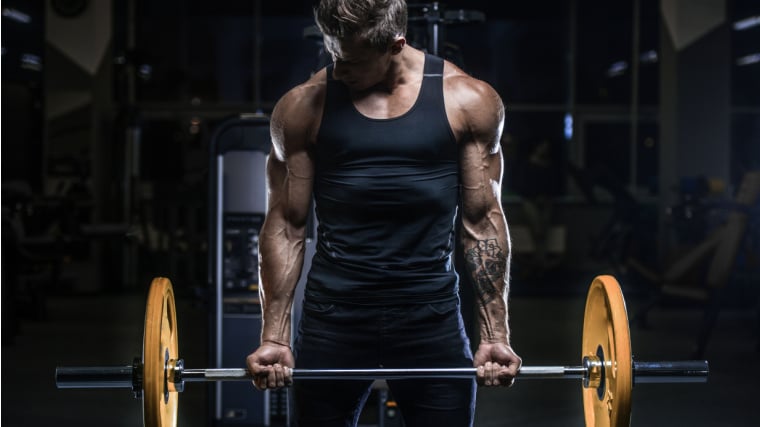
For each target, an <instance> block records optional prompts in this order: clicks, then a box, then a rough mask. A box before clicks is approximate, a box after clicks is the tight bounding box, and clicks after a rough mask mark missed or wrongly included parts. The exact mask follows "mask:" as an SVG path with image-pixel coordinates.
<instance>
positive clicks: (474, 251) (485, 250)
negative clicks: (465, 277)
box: [465, 239, 507, 305]
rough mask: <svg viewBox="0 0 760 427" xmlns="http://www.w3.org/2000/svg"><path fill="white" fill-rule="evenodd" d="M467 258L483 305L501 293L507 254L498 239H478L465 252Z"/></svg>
mask: <svg viewBox="0 0 760 427" xmlns="http://www.w3.org/2000/svg"><path fill="white" fill-rule="evenodd" d="M465 260H466V262H467V265H468V266H469V271H470V274H471V277H472V279H473V285H474V288H475V293H476V294H477V296H478V299H479V300H480V304H481V305H486V304H488V303H490V302H491V301H493V300H494V299H495V298H498V297H499V295H500V294H501V287H500V286H499V283H503V282H504V273H505V268H506V263H507V256H506V254H505V253H504V251H503V250H502V248H501V247H500V246H499V243H498V241H497V240H496V239H486V240H478V241H477V242H476V244H475V246H474V247H473V248H471V249H469V250H468V251H466V252H465Z"/></svg>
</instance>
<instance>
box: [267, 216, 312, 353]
mask: <svg viewBox="0 0 760 427" xmlns="http://www.w3.org/2000/svg"><path fill="white" fill-rule="evenodd" d="M272 228H274V229H273V230H272ZM302 234H303V233H302V231H301V230H297V229H296V230H293V229H290V230H289V229H288V228H287V227H284V226H283V227H279V226H275V227H267V226H266V225H265V227H264V228H263V229H262V233H261V236H260V237H259V245H260V246H259V253H260V263H259V268H260V283H259V296H260V299H261V312H262V316H261V319H262V320H261V321H262V327H261V342H262V343H263V342H274V343H279V344H282V345H290V328H291V324H290V318H291V310H292V306H293V297H294V295H295V289H296V285H297V284H298V279H299V277H300V275H301V268H302V267H303V259H304V239H303V235H302Z"/></svg>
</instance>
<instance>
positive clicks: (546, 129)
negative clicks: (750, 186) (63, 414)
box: [1, 0, 760, 422]
mask: <svg viewBox="0 0 760 427" xmlns="http://www.w3.org/2000/svg"><path fill="white" fill-rule="evenodd" d="M689 4H690V3H688V2H683V1H681V2H676V1H666V0H662V1H657V0H621V1H615V2H610V1H605V0H573V1H560V0H534V1H530V2H527V1H504V2H501V1H499V2H497V1H449V2H445V3H441V6H442V7H443V8H444V10H451V11H455V10H464V11H467V12H470V13H466V14H464V16H468V17H470V20H465V21H451V22H448V23H446V24H444V25H442V26H441V30H442V36H441V40H440V41H441V44H440V46H441V48H440V52H439V54H441V55H442V56H445V57H446V58H448V59H449V60H451V61H453V62H455V63H456V64H457V65H459V66H460V67H462V68H463V69H464V70H465V71H467V72H468V73H470V74H472V75H473V76H475V77H477V78H480V79H483V80H485V81H487V82H489V83H490V84H491V85H493V87H494V88H495V89H496V90H497V91H498V92H499V94H500V95H501V96H502V98H503V100H504V103H505V105H506V107H507V117H506V125H505V132H504V138H503V141H502V145H503V148H504V153H505V174H504V182H503V203H504V207H505V211H506V214H507V219H508V221H509V223H510V229H511V231H512V240H513V247H514V250H513V264H512V282H511V287H512V289H511V293H512V297H513V298H516V299H518V301H519V298H560V299H561V298H574V297H577V296H579V295H580V296H582V295H583V294H584V293H585V290H586V287H587V285H588V283H589V282H590V280H591V279H592V278H593V277H594V276H595V275H596V274H600V273H611V274H614V275H616V277H618V279H619V280H620V281H621V283H622V285H623V288H624V291H625V293H626V296H627V298H629V299H630V300H631V301H634V304H633V305H634V306H635V307H637V308H638V307H643V306H645V305H646V301H649V298H650V296H652V295H659V291H660V290H661V287H662V286H663V282H662V280H659V279H658V277H659V276H661V273H663V272H665V271H667V269H668V267H669V266H671V265H673V262H676V261H678V260H681V259H683V258H682V257H683V256H684V254H687V253H689V250H690V249H692V248H694V247H695V246H698V245H699V244H700V243H703V242H705V240H706V239H707V238H708V237H709V236H710V235H711V233H714V232H716V230H718V232H720V231H719V230H721V228H720V227H721V226H722V225H723V224H725V223H726V222H727V221H728V219H729V217H730V215H731V214H732V213H733V212H741V213H742V215H744V218H745V219H746V226H745V227H744V228H743V229H742V233H741V238H740V239H739V240H738V241H737V242H735V245H734V247H735V248H736V252H735V254H734V256H732V257H730V271H731V273H730V274H729V275H728V276H727V277H726V278H725V280H722V281H721V282H720V284H719V292H714V293H713V292H712V290H708V291H709V292H708V293H709V295H708V296H707V297H702V298H697V299H696V300H695V299H693V298H681V297H676V298H673V299H669V300H668V301H667V303H666V305H665V307H666V308H667V309H673V310H676V309H683V308H689V309H691V308H693V309H695V310H697V312H699V313H701V311H700V310H702V308H703V307H704V306H713V307H718V311H720V312H724V311H726V310H729V311H732V312H734V311H737V310H738V312H739V313H745V314H746V316H747V317H742V319H745V320H743V321H742V322H741V323H742V324H746V325H747V326H746V328H747V330H748V331H750V332H749V336H748V338H747V341H748V342H752V341H753V340H757V339H758V334H759V333H760V332H759V331H758V330H760V326H758V327H755V325H757V324H758V323H760V320H756V318H757V319H760V317H756V316H760V310H758V309H757V307H758V283H760V214H758V212H759V211H758V209H759V208H758V203H757V198H756V197H755V198H754V199H753V200H751V201H750V202H749V204H745V205H741V206H737V205H736V204H735V203H734V202H735V200H736V197H737V194H738V190H739V188H740V187H741V185H742V182H743V180H744V179H745V177H746V176H747V173H748V172H751V171H757V170H759V169H760V57H758V55H760V26H755V27H752V28H749V29H746V30H740V29H737V28H736V26H735V23H737V22H739V21H740V20H742V19H745V18H749V17H753V16H754V17H758V16H760V4H758V2H757V1H752V0H726V1H723V0H715V1H712V2H705V4H709V5H711V7H710V8H707V9H704V10H703V9H701V8H699V7H690V6H689ZM312 6H313V2H312V1H287V2H285V1H281V2H264V1H253V0H251V1H206V0H188V1H180V0H167V1H150V0H110V1H102V2H100V1H98V2H95V1H87V0H78V1H55V0H51V1H43V0H25V1H21V0H4V1H3V2H2V9H3V17H2V144H1V145H2V208H3V223H2V237H3V247H2V290H3V294H2V303H3V307H2V313H3V318H2V322H3V323H2V325H3V330H2V338H3V389H4V390H3V391H4V392H5V393H8V394H11V393H13V392H12V390H13V387H14V384H12V383H8V382H7V381H6V378H7V377H8V375H9V374H7V372H8V371H7V369H11V367H12V364H13V363H15V362H18V359H15V358H11V359H8V358H7V357H6V355H7V354H11V355H12V357H17V356H18V348H19V347H18V345H19V344H18V340H19V339H20V340H23V339H24V337H25V336H29V334H30V333H31V332H30V330H36V329H35V328H39V329H40V330H46V327H47V326H50V325H51V323H53V324H54V323H55V322H56V318H55V314H56V313H59V314H60V311H61V310H62V311H63V312H66V309H65V308H61V305H60V301H62V300H64V301H80V300H81V301H92V300H91V298H94V297H101V296H104V297H107V298H115V299H116V301H118V300H119V299H120V298H121V297H122V296H132V297H134V296H137V297H138V299H139V298H142V296H143V294H144V292H145V291H146V289H147V285H148V283H149V282H150V279H151V278H152V277H155V276H159V275H162V276H167V277H170V278H172V281H173V282H174V283H175V288H177V293H178V296H179V297H180V298H183V299H184V300H185V301H187V303H188V304H189V305H190V306H192V307H194V308H196V309H197V310H198V313H201V317H202V314H203V313H206V312H207V311H208V309H209V304H210V298H211V297H210V296H209V291H210V289H209V281H208V268H209V256H208V247H209V246H208V241H207V240H208V237H207V236H208V232H209V229H208V227H209V223H208V220H209V218H208V203H209V202H208V200H209V199H208V197H209V191H210V190H209V182H210V181H209V173H210V172H209V156H210V154H209V141H210V138H211V136H212V135H213V132H214V130H215V129H216V128H217V127H218V126H219V124H220V123H222V122H224V121H225V120H227V119H229V118H230V117H234V116H236V115H239V114H241V113H257V112H258V113H263V114H268V113H269V112H271V109H272V107H273V105H274V103H275V102H276V101H277V99H278V98H279V97H280V96H282V95H283V94H284V93H285V92H286V91H287V90H288V89H289V88H291V87H292V86H294V85H296V84H298V83H300V82H302V81H304V80H305V79H307V78H308V77H309V75H310V74H311V73H312V72H314V71H315V70H317V69H318V68H319V67H320V66H321V64H323V63H324V62H323V61H324V55H323V54H322V52H321V49H320V48H321V44H320V40H319V38H318V37H317V38H315V37H314V36H313V35H312V36H309V35H308V30H310V29H311V27H312V26H313V18H312V15H311V10H312ZM429 6H430V4H422V3H419V4H412V5H411V6H410V13H411V16H412V18H413V19H412V20H411V22H410V29H409V34H408V37H409V40H410V43H411V44H412V45H415V46H417V47H420V48H423V49H428V50H429V49H430V46H431V45H430V44H429V42H430V40H429V38H428V36H427V34H428V33H427V27H426V26H425V23H426V21H424V20H423V19H422V18H424V17H425V13H424V8H423V7H429ZM663 10H669V11H671V13H672V15H671V16H675V17H676V18H674V19H673V20H671V21H669V20H668V19H666V18H665V17H664V16H665V15H664V14H663V13H662V11H663ZM472 12H482V16H483V17H484V19H475V17H476V15H477V14H474V13H472ZM428 16H429V15H428ZM690 35H693V37H690ZM753 55H754V56H753ZM542 242H543V244H542ZM712 259H713V258H712V255H709V256H707V257H706V258H704V259H701V260H699V262H696V263H693V265H691V266H690V268H689V272H688V273H687V274H683V275H681V276H680V277H679V278H678V279H679V280H678V281H679V282H686V283H687V285H688V287H691V288H695V289H698V290H699V291H700V292H701V291H703V290H705V286H706V285H705V277H706V274H705V269H706V268H708V266H709V265H710V262H711V260H712ZM632 265H637V266H643V268H634V267H632ZM138 305H139V304H138ZM140 309H141V308H140ZM745 314H742V316H744V315H745ZM140 315H141V314H140ZM64 317H65V316H64ZM697 319H701V318H700V317H697ZM180 322H181V321H180ZM577 322H578V323H580V319H578V320H577ZM201 323H202V322H201ZM30 325H31V326H30ZM698 325H699V320H697V321H695V322H694V325H693V327H692V328H691V329H690V330H688V332H687V334H688V335H690V336H691V335H693V336H696V335H698V332H699V331H700V328H699V326H698ZM661 326H662V327H664V328H667V325H661ZM199 335H200V336H197V337H195V339H196V340H197V341H199V342H201V343H205V340H206V339H207V337H206V336H205V335H204V334H202V333H201V334H199ZM693 345H694V342H692V340H691V338H690V339H689V340H686V341H685V342H684V346H685V347H684V348H683V349H679V350H682V353H683V355H691V353H690V351H692V350H693V348H692V347H693ZM748 345H750V346H751V344H748ZM753 351H754V350H753ZM750 354H751V356H749V357H754V358H757V357H758V353H757V352H754V353H753V352H751V353H750ZM701 355H702V356H704V355H705V353H704V348H702V352H701ZM131 356H132V355H131V354H130V355H126V357H125V358H124V360H127V361H128V360H130V359H131ZM679 356H680V355H679ZM62 357H63V356H62ZM755 360H757V359H755ZM755 376H756V374H755ZM7 402H8V400H7V399H6V398H5V396H4V398H3V408H2V411H3V421H4V422H6V421H9V422H13V421H12V420H13V419H14V418H6V414H8V413H9V411H10V413H11V415H9V417H11V416H12V414H13V408H9V407H7ZM24 405H35V403H32V402H25V403H24Z"/></svg>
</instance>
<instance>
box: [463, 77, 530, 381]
mask: <svg viewBox="0 0 760 427" xmlns="http://www.w3.org/2000/svg"><path fill="white" fill-rule="evenodd" d="M464 86H465V88H466V90H465V93H464V96H462V97H460V100H461V102H462V107H463V108H462V110H460V111H462V112H463V114H464V121H463V123H465V132H463V133H462V137H461V138H460V167H461V187H462V190H461V191H462V229H461V233H462V244H463V248H462V250H463V254H464V258H465V261H466V268H467V270H466V272H467V274H468V275H469V277H468V278H469V279H470V282H471V283H472V286H473V288H474V294H475V300H476V304H477V311H478V319H479V327H480V328H479V331H480V344H479V346H478V349H477V351H476V353H475V356H474V365H475V367H477V368H478V381H479V383H481V384H484V385H511V384H512V383H513V381H514V377H515V375H517V372H518V371H519V369H520V365H521V363H522V361H521V360H520V358H519V357H518V356H517V354H515V352H514V351H513V350H512V347H511V344H510V336H509V335H510V334H509V332H510V331H509V317H508V305H507V301H508V295H509V267H510V258H511V255H510V253H511V244H510V239H509V229H508V226H507V220H506V217H505V215H504V210H503V208H502V205H501V179H502V168H503V158H502V153H501V148H500V144H499V140H500V137H501V132H502V128H503V124H504V106H503V104H502V102H501V99H500V98H499V96H498V94H497V93H496V92H495V91H494V90H493V88H491V87H490V86H489V85H487V84H486V83H483V82H479V81H471V82H469V83H468V84H466V85H464Z"/></svg>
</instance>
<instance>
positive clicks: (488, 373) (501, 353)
mask: <svg viewBox="0 0 760 427" xmlns="http://www.w3.org/2000/svg"><path fill="white" fill-rule="evenodd" d="M473 365H474V366H475V367H476V368H477V380H478V384H480V385H486V386H505V387H509V386H511V385H512V384H513V383H514V382H515V376H517V373H518V372H519V371H520V367H521V366H522V359H520V356H518V355H517V354H516V353H515V352H514V350H512V347H510V346H508V345H506V344H502V343H481V344H480V346H478V351H476V352H475V357H474V359H473Z"/></svg>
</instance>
